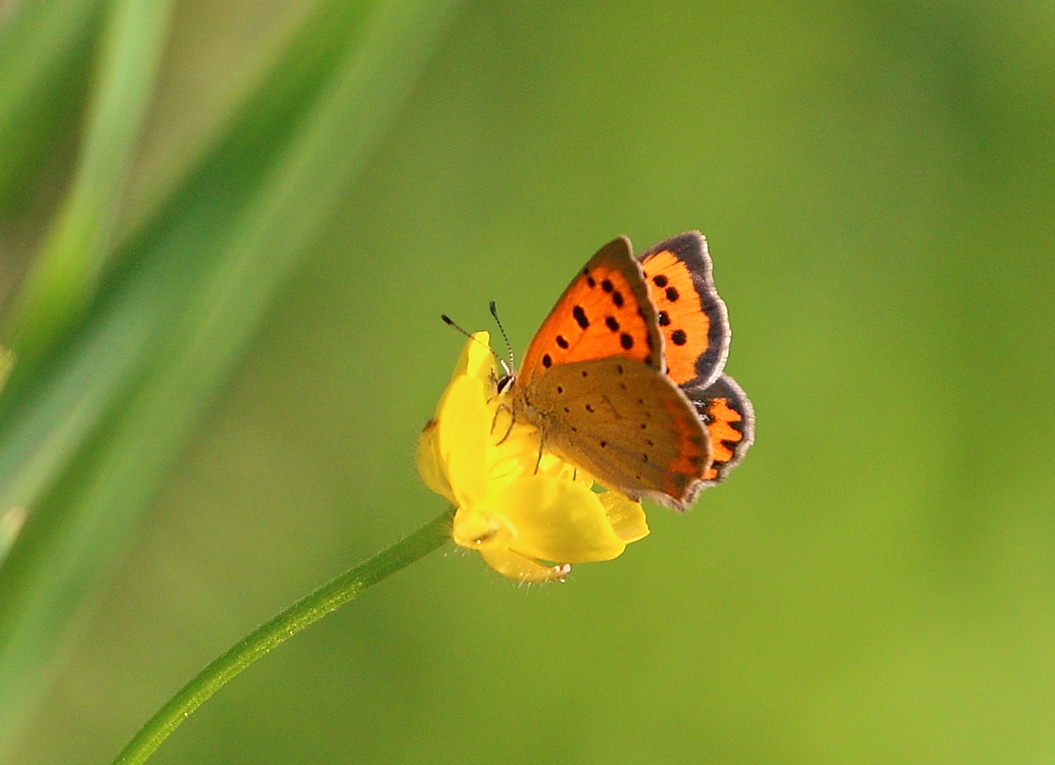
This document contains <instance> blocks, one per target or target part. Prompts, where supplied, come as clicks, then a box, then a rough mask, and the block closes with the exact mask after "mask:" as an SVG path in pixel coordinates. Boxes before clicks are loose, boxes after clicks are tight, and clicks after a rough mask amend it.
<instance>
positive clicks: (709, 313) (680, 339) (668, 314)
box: [639, 231, 731, 388]
mask: <svg viewBox="0 0 1055 765" xmlns="http://www.w3.org/2000/svg"><path fill="white" fill-rule="evenodd" d="M639 260H640V261H641V268H642V271H643V272H644V276H645V283H646V284H647V285H648V296H649V299H650V300H651V301H652V303H653V305H655V307H656V315H657V323H658V324H659V329H660V332H662V334H663V339H664V341H665V354H666V362H667V375H668V376H669V377H670V379H672V380H673V381H674V382H676V383H677V384H678V385H681V386H682V387H695V388H706V387H707V386H708V385H710V384H711V383H712V382H714V381H715V380H716V379H717V378H718V375H720V374H721V373H722V368H723V367H724V366H725V359H726V357H727V356H728V355H729V339H730V335H731V333H730V331H729V317H728V314H727V312H726V309H725V303H723V302H722V299H721V298H720V297H718V291H717V290H715V288H714V282H713V281H712V280H711V258H710V256H709V255H708V254H707V240H706V239H704V238H703V235H702V234H700V233H699V232H698V231H688V232H686V233H684V234H679V235H678V236H675V237H671V238H670V239H667V240H665V241H662V242H660V243H659V244H656V245H653V246H652V247H649V248H648V249H647V250H645V251H644V252H643V253H641V255H640V257H639Z"/></svg>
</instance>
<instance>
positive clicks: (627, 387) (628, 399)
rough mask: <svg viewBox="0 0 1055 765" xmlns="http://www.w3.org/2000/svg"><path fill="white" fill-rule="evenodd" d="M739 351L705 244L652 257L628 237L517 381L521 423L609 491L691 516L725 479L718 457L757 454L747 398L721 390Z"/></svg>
mask: <svg viewBox="0 0 1055 765" xmlns="http://www.w3.org/2000/svg"><path fill="white" fill-rule="evenodd" d="M657 248H659V249H657ZM728 347H729V325H728V320H727V317H726V312H725V305H724V304H723V303H722V301H721V299H720V298H719V297H718V294H717V292H715V291H714V288H713V285H712V284H711V274H710V260H709V259H708V257H707V253H706V248H705V245H704V244H703V237H702V236H700V235H699V234H698V233H689V234H682V235H681V236H680V237H675V238H674V239H670V240H667V241H666V242H661V243H660V244H659V245H656V246H655V247H653V248H650V249H649V250H647V251H646V252H645V253H643V254H642V255H641V258H640V259H635V258H634V256H633V251H632V250H631V246H630V242H629V240H627V239H626V238H625V237H620V238H618V239H615V240H613V241H612V242H609V243H608V244H607V245H605V246H604V247H602V248H601V249H600V250H599V251H598V252H597V254H595V255H594V256H593V257H592V258H591V259H590V260H589V261H588V262H587V263H586V265H585V266H584V267H583V269H582V270H581V271H580V272H579V274H578V275H577V276H576V278H575V279H574V280H573V281H572V283H571V284H570V285H569V286H568V288H567V289H566V290H565V291H564V294H562V295H561V297H560V298H559V299H558V301H557V303H556V305H555V306H554V308H553V310H552V311H551V312H550V314H549V316H548V317H547V318H546V320H545V321H543V323H542V326H541V327H540V328H539V330H538V332H537V333H536V335H535V338H534V339H533V340H532V342H531V344H530V346H529V347H528V351H527V353H526V354H525V357H524V363H523V365H522V366H521V368H520V370H519V372H518V373H517V374H516V375H515V377H514V378H513V380H512V381H511V382H510V383H509V386H510V387H509V391H510V395H511V408H512V414H513V418H514V419H515V420H520V421H524V422H527V423H530V424H532V425H534V426H535V427H537V428H538V430H539V431H540V433H541V438H542V444H543V447H544V448H545V449H548V450H550V451H552V452H553V453H555V454H557V455H558V456H560V457H561V458H563V459H565V460H567V461H568V462H571V463H573V464H575V465H578V466H580V467H581V468H582V469H584V470H586V471H587V472H589V473H590V474H592V475H593V476H595V477H596V478H597V479H598V480H599V481H600V482H601V483H602V484H604V485H605V486H607V487H608V488H609V489H612V490H614V491H617V492H619V493H621V494H624V495H626V496H628V497H630V498H632V499H635V500H637V499H641V498H642V497H645V498H649V499H654V500H656V501H659V502H661V503H663V504H666V505H668V506H671V507H674V508H676V509H679V510H685V509H687V508H688V507H689V506H690V505H691V504H692V503H693V501H695V498H696V496H697V494H698V493H699V492H700V491H701V490H702V489H703V488H706V487H707V486H709V485H712V484H713V483H714V482H716V481H717V480H720V479H721V478H722V477H724V475H725V472H721V473H719V471H718V470H717V468H716V467H715V459H716V458H719V459H722V460H724V461H723V462H722V463H721V464H722V465H723V466H725V465H728V467H732V465H734V464H735V463H736V461H738V460H739V458H740V457H741V456H742V454H743V451H744V450H746V448H747V446H748V445H749V444H750V439H751V425H752V423H753V419H752V418H751V414H750V408H749V407H750V405H749V403H748V404H746V407H747V408H746V409H745V405H744V402H747V398H746V396H744V395H743V392H742V391H740V390H739V388H738V387H736V388H735V391H734V390H733V388H730V387H728V386H726V387H722V388H719V389H713V390H712V387H713V386H714V385H715V384H716V381H718V380H719V377H720V376H721V372H722V367H723V366H724V363H725V358H726V355H727V353H728ZM733 386H735V383H733ZM736 392H739V396H740V398H739V399H737V398H736V395H735V394H736ZM712 394H714V395H712ZM719 400H721V402H724V405H725V408H724V409H723V408H721V406H719V404H718V402H719ZM730 402H731V404H730ZM738 403H739V409H736V406H737V404H738ZM737 414H739V415H740V420H736V419H735V416H736V415H737ZM737 423H739V425H740V429H739V430H738V429H737ZM737 435H739V436H740V438H739V439H737ZM718 436H721V437H724V438H725V440H724V441H723V440H719V441H715V438H716V437H718Z"/></svg>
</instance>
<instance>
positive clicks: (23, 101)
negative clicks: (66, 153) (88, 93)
mask: <svg viewBox="0 0 1055 765" xmlns="http://www.w3.org/2000/svg"><path fill="white" fill-rule="evenodd" d="M102 5H103V3H102V0H34V1H33V2H20V3H17V5H16V7H15V9H14V10H13V11H12V13H11V16H10V18H8V19H6V20H5V21H4V23H3V25H2V26H0V73H2V76H0V146H2V147H3V150H2V151H0V217H2V216H3V215H5V214H9V213H10V212H12V210H13V208H15V207H17V205H18V203H19V202H20V201H21V200H22V199H23V198H24V194H23V188H24V187H25V185H26V182H27V179H28V178H30V177H31V176H32V174H33V172H34V171H36V170H37V169H39V167H40V166H41V165H42V164H43V162H44V161H45V160H46V157H47V155H48V153H49V151H50V150H51V149H52V146H53V142H54V137H55V135H56V134H57V132H58V131H59V130H62V129H65V128H68V127H69V126H71V125H72V123H73V119H74V117H75V116H76V114H77V113H78V112H79V107H80V98H79V95H80V93H81V89H82V87H83V84H82V82H81V79H80V78H79V77H77V76H74V75H75V73H76V72H78V71H79V70H83V68H84V63H85V59H86V54H87V52H88V48H89V43H90V41H91V37H92V32H93V27H94V22H95V21H96V19H97V17H98V15H99V9H100V8H101V6H102Z"/></svg>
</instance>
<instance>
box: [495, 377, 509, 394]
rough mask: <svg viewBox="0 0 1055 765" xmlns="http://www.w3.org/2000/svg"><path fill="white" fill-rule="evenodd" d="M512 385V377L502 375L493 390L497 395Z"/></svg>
mask: <svg viewBox="0 0 1055 765" xmlns="http://www.w3.org/2000/svg"><path fill="white" fill-rule="evenodd" d="M512 383H513V375H502V376H501V377H499V378H498V382H497V383H495V389H496V390H497V392H498V393H504V392H505V391H506V389H507V388H508V387H509V386H510V385H511V384H512Z"/></svg>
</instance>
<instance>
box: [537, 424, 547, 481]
mask: <svg viewBox="0 0 1055 765" xmlns="http://www.w3.org/2000/svg"><path fill="white" fill-rule="evenodd" d="M545 442H546V437H545V436H544V435H543V433H542V431H541V430H540V431H539V432H538V459H537V460H535V475H538V469H539V466H541V465H542V446H543V444H544V443H545Z"/></svg>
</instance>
